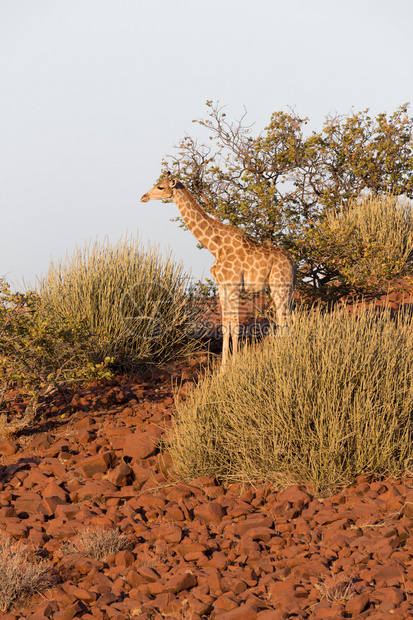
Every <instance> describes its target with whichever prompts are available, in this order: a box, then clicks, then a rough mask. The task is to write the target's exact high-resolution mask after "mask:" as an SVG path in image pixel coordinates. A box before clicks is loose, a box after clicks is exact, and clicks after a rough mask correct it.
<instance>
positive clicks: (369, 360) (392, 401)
mask: <svg viewBox="0 0 413 620" xmlns="http://www.w3.org/2000/svg"><path fill="white" fill-rule="evenodd" d="M412 345H413V333H412V320H411V319H410V318H408V317H399V318H398V319H397V320H392V319H391V317H390V313H389V312H388V311H385V312H384V313H383V314H382V315H380V316H376V315H375V314H374V312H373V310H364V311H362V312H360V314H359V315H358V316H357V317H355V316H353V315H351V314H350V313H349V312H348V311H347V309H345V308H344V309H338V308H337V309H336V310H334V311H333V312H332V313H330V314H326V313H323V312H322V311H321V310H320V309H316V310H313V311H311V312H309V313H305V312H297V313H296V316H295V318H294V320H293V322H292V325H291V327H290V330H289V332H288V333H287V334H285V335H280V336H277V337H275V338H268V339H267V340H266V341H265V342H264V343H263V344H262V345H256V346H255V348H248V349H244V350H243V351H242V352H241V355H240V356H239V357H238V358H237V361H236V363H235V364H234V365H231V366H229V367H228V369H227V370H226V371H225V373H224V374H220V373H219V374H211V375H209V376H207V377H206V378H205V379H203V380H201V381H200V382H199V384H198V386H197V387H196V388H195V389H194V390H193V392H192V393H191V394H190V395H189V397H188V399H187V401H185V402H181V403H178V404H177V414H176V418H175V422H174V428H173V431H172V434H171V437H170V442H171V447H170V449H171V453H172V456H173V459H174V461H175V465H176V467H177V469H178V471H180V473H181V474H182V475H184V476H186V477H190V478H191V477H192V478H193V477H198V476H200V475H216V476H217V477H219V478H220V479H221V480H226V481H251V480H262V481H271V482H273V483H275V484H276V485H280V486H286V485H290V484H295V483H302V484H306V485H309V486H310V487H312V488H313V489H314V490H316V491H318V492H323V493H324V492H329V491H331V490H332V489H336V488H339V487H342V486H345V485H347V484H349V483H351V482H352V481H354V479H355V477H356V476H357V475H359V474H361V473H367V474H373V475H375V476H382V475H385V474H394V475H399V474H401V473H402V472H403V470H404V468H405V464H406V460H407V459H409V458H411V456H412V454H413V448H412V444H411V439H412V430H411V415H412V410H413V346H412Z"/></svg>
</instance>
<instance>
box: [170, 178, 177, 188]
mask: <svg viewBox="0 0 413 620" xmlns="http://www.w3.org/2000/svg"><path fill="white" fill-rule="evenodd" d="M175 185H176V179H172V181H171V186H172V187H175Z"/></svg>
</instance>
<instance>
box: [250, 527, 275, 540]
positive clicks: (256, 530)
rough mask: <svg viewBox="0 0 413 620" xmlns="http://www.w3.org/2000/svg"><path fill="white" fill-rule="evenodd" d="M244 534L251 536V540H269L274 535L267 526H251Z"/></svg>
mask: <svg viewBox="0 0 413 620" xmlns="http://www.w3.org/2000/svg"><path fill="white" fill-rule="evenodd" d="M244 536H246V537H248V538H252V540H262V541H263V542H270V540H271V539H272V538H273V537H275V532H274V530H272V529H270V528H269V527H252V528H250V529H249V530H247V532H245V534H244ZM277 538H280V537H277Z"/></svg>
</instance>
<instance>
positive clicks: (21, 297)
mask: <svg viewBox="0 0 413 620" xmlns="http://www.w3.org/2000/svg"><path fill="white" fill-rule="evenodd" d="M92 340H93V339H92V337H91V334H90V332H89V330H88V329H87V328H86V326H85V324H84V321H81V320H75V319H73V318H72V317H59V316H57V315H56V314H55V313H53V312H50V311H47V310H46V309H45V308H44V307H43V306H42V304H41V303H40V297H39V295H38V294H37V293H35V292H32V291H29V292H27V293H23V294H22V293H11V291H10V288H9V287H8V286H7V284H6V282H5V281H4V280H0V384H1V390H0V396H1V397H0V405H1V404H2V402H1V401H2V398H3V397H4V394H5V392H7V390H8V389H10V388H11V387H17V388H19V390H20V395H21V396H22V397H23V398H31V399H36V398H38V397H39V396H40V395H41V394H43V393H45V392H47V391H48V390H50V388H51V386H53V385H56V384H61V383H65V382H68V381H80V380H84V379H93V378H102V377H107V376H108V368H107V365H108V363H109V360H106V361H103V363H101V364H98V365H96V364H94V363H92V362H91V361H90V356H91V352H92V349H93V345H92Z"/></svg>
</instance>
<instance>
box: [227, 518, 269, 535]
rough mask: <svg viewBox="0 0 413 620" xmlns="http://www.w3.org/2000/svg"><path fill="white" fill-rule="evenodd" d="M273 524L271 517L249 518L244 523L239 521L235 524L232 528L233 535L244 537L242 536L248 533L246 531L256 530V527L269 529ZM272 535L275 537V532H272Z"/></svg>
mask: <svg viewBox="0 0 413 620" xmlns="http://www.w3.org/2000/svg"><path fill="white" fill-rule="evenodd" d="M273 524H274V521H273V519H272V517H270V516H267V517H261V516H260V517H256V516H254V517H250V518H249V519H246V520H245V521H240V522H239V523H237V524H236V525H235V527H234V533H235V534H236V535H237V536H244V534H246V533H247V532H248V530H251V529H252V528H257V527H265V528H271V527H272V526H273ZM274 535H275V531H274Z"/></svg>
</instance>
